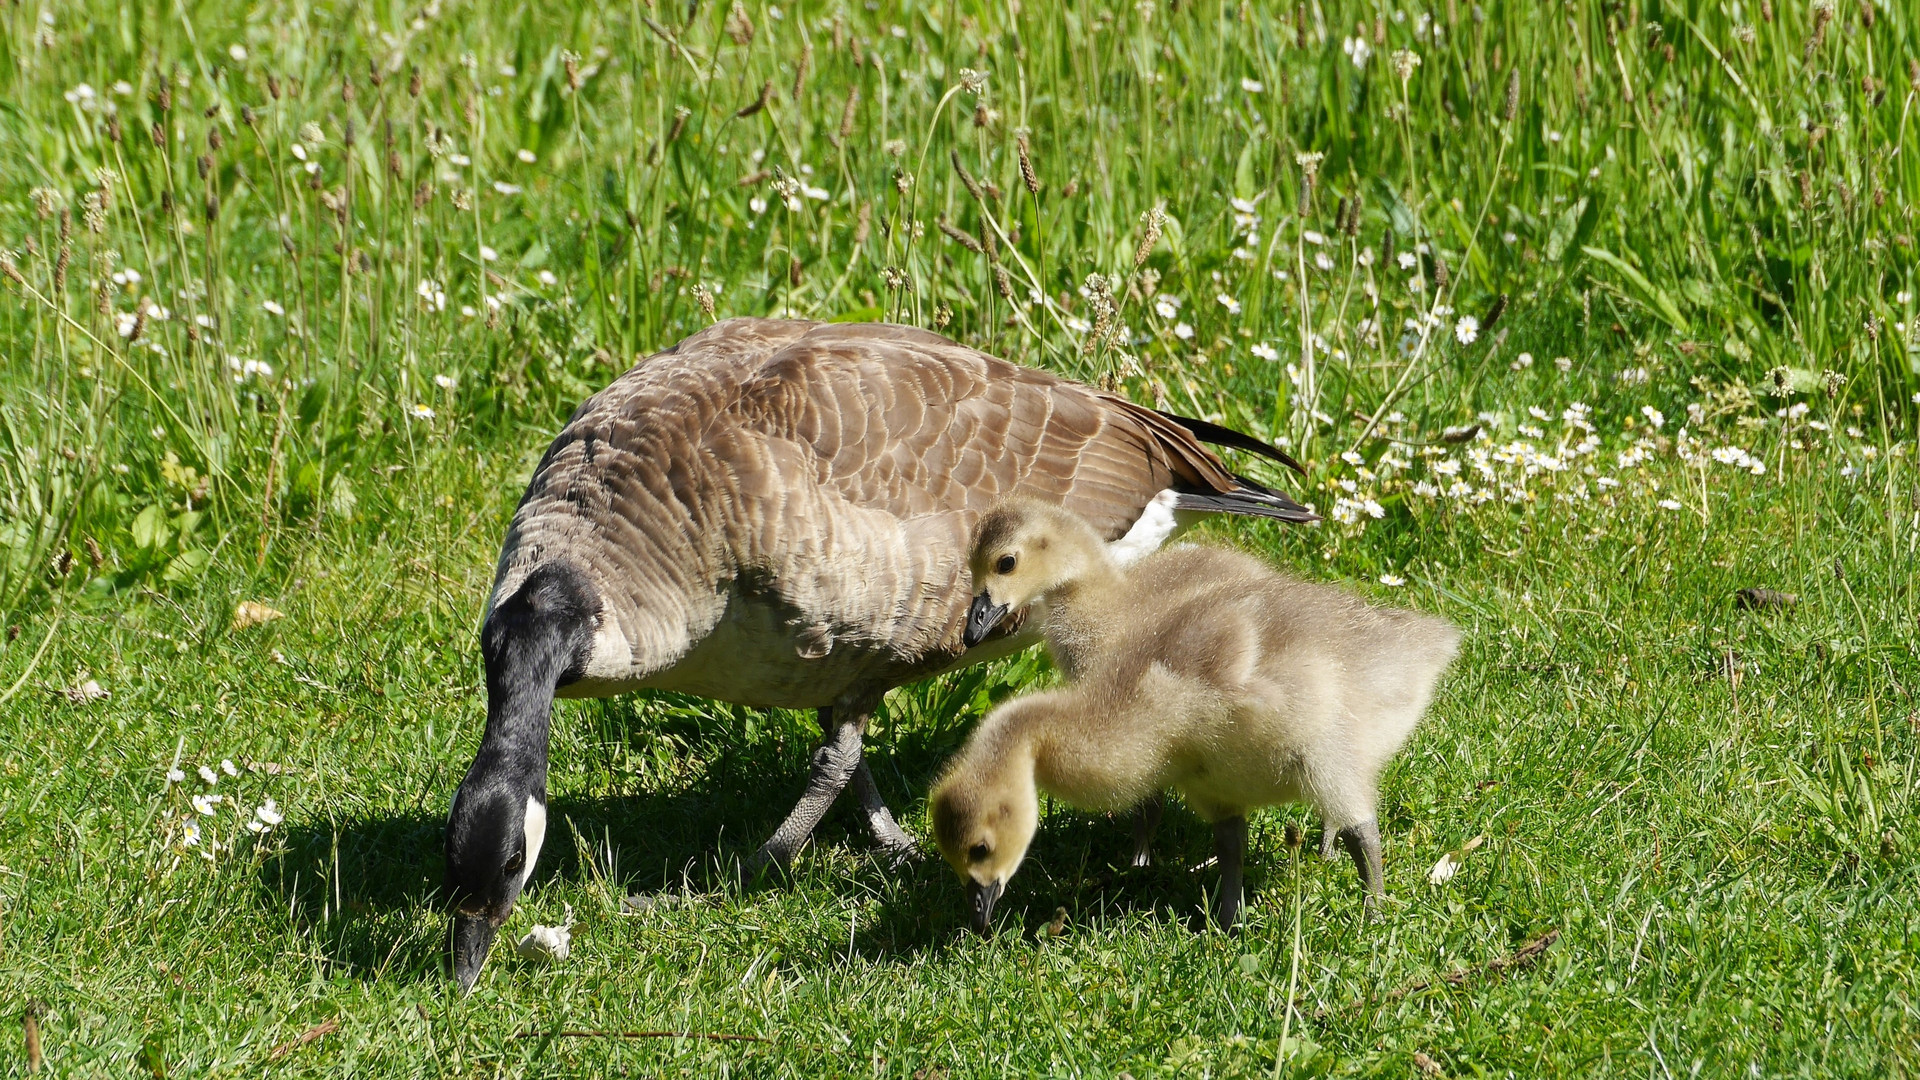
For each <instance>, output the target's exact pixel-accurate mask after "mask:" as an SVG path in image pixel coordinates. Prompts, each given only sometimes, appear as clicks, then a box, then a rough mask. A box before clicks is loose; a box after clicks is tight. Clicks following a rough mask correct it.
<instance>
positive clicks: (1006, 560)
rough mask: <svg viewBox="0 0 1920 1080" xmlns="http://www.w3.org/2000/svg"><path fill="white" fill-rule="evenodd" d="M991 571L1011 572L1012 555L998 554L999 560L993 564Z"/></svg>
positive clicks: (997, 572)
mask: <svg viewBox="0 0 1920 1080" xmlns="http://www.w3.org/2000/svg"><path fill="white" fill-rule="evenodd" d="M993 572H994V573H996V574H1011V573H1013V556H1011V555H1002V556H1000V559H999V561H997V562H995V563H994V564H993Z"/></svg>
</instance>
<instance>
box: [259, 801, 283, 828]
mask: <svg viewBox="0 0 1920 1080" xmlns="http://www.w3.org/2000/svg"><path fill="white" fill-rule="evenodd" d="M253 816H254V820H256V821H258V822H260V824H262V825H265V826H267V827H268V828H272V827H273V826H275V825H278V824H280V823H281V822H282V821H285V820H286V818H285V816H284V815H282V814H281V813H280V808H279V807H278V806H276V805H274V802H273V800H272V799H268V800H267V801H265V802H263V803H261V804H260V805H259V806H257V807H254V810H253Z"/></svg>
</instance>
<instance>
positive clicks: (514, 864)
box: [506, 851, 527, 874]
mask: <svg viewBox="0 0 1920 1080" xmlns="http://www.w3.org/2000/svg"><path fill="white" fill-rule="evenodd" d="M526 861H527V853H526V852H524V851H516V852H514V853H513V858H511V859H508V860H507V866H506V870H507V873H509V874H517V873H519V872H520V867H522V866H523V865H525V864H526Z"/></svg>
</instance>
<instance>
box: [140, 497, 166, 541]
mask: <svg viewBox="0 0 1920 1080" xmlns="http://www.w3.org/2000/svg"><path fill="white" fill-rule="evenodd" d="M172 538H173V534H172V533H171V532H170V531H169V530H168V529H167V522H166V518H165V516H164V515H162V514H161V512H160V504H159V503H154V504H153V505H152V506H149V507H147V508H146V509H145V510H142V511H140V514H139V516H137V517H135V518H134V519H133V544H134V546H135V547H141V548H161V547H165V546H166V545H167V541H168V540H171V539H172Z"/></svg>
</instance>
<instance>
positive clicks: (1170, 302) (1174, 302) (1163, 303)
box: [1153, 293, 1180, 319]
mask: <svg viewBox="0 0 1920 1080" xmlns="http://www.w3.org/2000/svg"><path fill="white" fill-rule="evenodd" d="M1153 313H1154V314H1155V315H1158V316H1160V317H1161V318H1163V319H1171V318H1173V317H1174V316H1175V315H1178V314H1180V298H1179V297H1177V296H1167V295H1165V294H1164V293H1163V294H1161V295H1160V296H1156V297H1154V298H1153Z"/></svg>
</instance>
